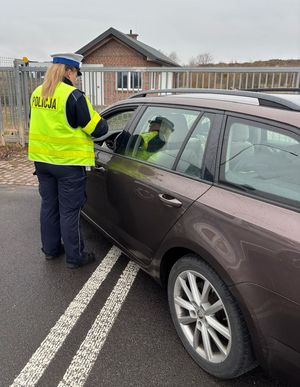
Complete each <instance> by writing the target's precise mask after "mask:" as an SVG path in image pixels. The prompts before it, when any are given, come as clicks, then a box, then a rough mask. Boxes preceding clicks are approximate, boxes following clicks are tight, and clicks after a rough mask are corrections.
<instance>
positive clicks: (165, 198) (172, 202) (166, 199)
mask: <svg viewBox="0 0 300 387" xmlns="http://www.w3.org/2000/svg"><path fill="white" fill-rule="evenodd" d="M158 197H159V198H160V200H161V201H162V202H163V203H165V204H166V205H167V206H171V207H181V206H182V203H181V201H179V200H178V199H175V198H173V197H172V196H170V195H167V194H158Z"/></svg>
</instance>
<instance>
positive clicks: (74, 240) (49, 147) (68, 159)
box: [28, 53, 108, 268]
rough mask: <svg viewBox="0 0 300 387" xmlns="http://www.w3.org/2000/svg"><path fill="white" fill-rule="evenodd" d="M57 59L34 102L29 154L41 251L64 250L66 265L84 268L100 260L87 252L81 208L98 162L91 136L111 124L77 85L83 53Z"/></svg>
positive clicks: (57, 252)
mask: <svg viewBox="0 0 300 387" xmlns="http://www.w3.org/2000/svg"><path fill="white" fill-rule="evenodd" d="M52 58H53V64H51V65H50V67H49V68H48V70H47V72H46V75H45V80H44V82H43V84H42V85H41V86H39V87H37V88H36V89H35V90H34V92H33V93H32V96H31V100H30V108H31V112H30V126H29V146H28V158H29V160H32V161H34V164H35V169H36V174H37V177H38V180H39V192H40V196H41V199H42V203H41V212H40V226H41V240H42V251H43V252H44V254H45V257H46V259H54V258H56V257H58V256H60V255H62V254H63V253H64V252H65V253H66V262H67V266H68V267H69V268H79V267H81V266H83V265H86V264H88V263H90V262H92V261H94V260H95V256H94V254H93V253H89V252H86V251H85V250H84V242H83V239H82V235H81V231H80V211H81V208H82V207H83V205H84V203H85V200H86V194H85V187H86V167H90V166H93V165H94V146H93V141H92V137H100V136H102V135H104V134H105V133H106V132H107V130H108V127H107V123H106V121H105V119H104V118H102V117H101V116H100V115H99V113H97V112H96V111H95V110H94V109H93V107H92V105H91V103H90V101H89V100H88V98H87V97H86V96H85V95H84V93H83V92H82V91H80V90H78V89H77V88H76V87H75V86H74V85H75V84H76V80H77V77H78V76H80V75H81V72H80V65H81V61H82V59H83V56H82V55H79V54H72V53H68V54H56V55H52Z"/></svg>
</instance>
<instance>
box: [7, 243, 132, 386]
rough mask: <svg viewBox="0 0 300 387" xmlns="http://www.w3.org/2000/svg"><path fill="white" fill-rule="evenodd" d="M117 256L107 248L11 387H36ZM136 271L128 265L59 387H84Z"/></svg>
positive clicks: (116, 252)
mask: <svg viewBox="0 0 300 387" xmlns="http://www.w3.org/2000/svg"><path fill="white" fill-rule="evenodd" d="M120 254H121V251H120V250H119V249H118V248H117V247H112V248H111V250H110V251H109V252H108V254H107V255H106V256H105V258H104V259H103V260H102V262H101V263H100V265H99V266H98V267H97V269H96V270H95V271H94V273H93V274H92V275H91V277H90V278H89V280H88V281H87V282H86V283H85V285H84V286H83V288H82V289H81V290H80V292H79V293H78V294H77V296H76V297H75V298H74V300H73V301H72V302H71V303H70V305H69V306H68V308H67V309H66V311H65V313H64V314H63V315H62V316H61V317H60V319H59V320H58V321H57V323H56V324H55V325H54V327H53V328H52V329H51V330H50V332H49V334H48V336H47V337H46V338H45V340H44V341H43V342H42V343H41V345H40V346H39V348H38V349H37V350H36V351H35V353H34V354H33V355H32V357H31V358H30V360H29V361H28V363H27V364H26V366H25V367H24V368H23V370H22V371H21V372H20V374H19V375H18V376H17V377H16V379H15V380H14V382H13V383H12V385H11V387H20V386H26V387H29V386H30V387H32V386H35V385H36V384H37V382H38V381H39V379H40V378H41V376H42V375H43V373H44V371H45V370H46V368H47V367H48V366H49V364H50V362H51V361H52V359H53V358H54V356H55V354H56V353H57V352H58V350H59V349H60V347H61V346H62V344H63V343H64V341H65V339H66V338H67V336H68V334H69V333H70V332H71V329H72V328H73V327H74V325H75V324H76V322H77V320H78V319H79V317H80V316H81V314H82V313H83V312H84V310H85V308H86V307H87V305H88V304H89V302H90V301H91V299H92V298H93V296H94V294H95V293H96V291H97V290H98V289H99V287H100V286H101V284H102V282H103V281H104V280H105V278H106V277H107V275H108V273H109V272H110V271H111V269H112V267H113V266H114V264H115V263H116V262H117V259H118V258H119V256H120ZM138 270H139V269H138V266H137V265H136V264H135V263H133V262H129V263H128V265H127V266H126V268H125V269H124V271H123V273H122V275H121V276H120V278H119V280H118V282H117V284H116V285H115V287H114V289H113V290H112V292H111V294H110V296H109V297H108V299H107V300H106V302H105V304H104V306H103V308H102V309H101V311H100V313H99V314H98V316H97V317H96V320H95V322H94V324H93V326H92V327H91V329H90V330H89V332H88V334H87V336H86V338H85V340H84V341H83V342H82V344H81V346H80V348H79V350H78V351H77V354H76V355H75V356H74V358H73V360H72V362H71V364H70V366H69V368H68V369H67V371H66V373H65V375H64V377H63V379H62V381H61V382H60V384H59V386H60V387H62V386H76V387H79V386H83V385H84V383H85V381H86V379H87V377H88V375H89V372H90V370H91V369H92V367H93V365H94V363H95V361H96V359H97V356H98V354H99V352H100V350H101V348H102V346H103V344H104V342H105V340H106V338H107V335H108V333H109V331H110V329H111V327H112V326H113V323H114V321H115V319H116V317H117V315H118V313H119V311H120V309H121V306H122V304H123V302H124V300H125V298H126V296H127V294H128V292H129V290H130V288H131V285H132V284H133V282H134V280H135V278H136V276H137V273H138Z"/></svg>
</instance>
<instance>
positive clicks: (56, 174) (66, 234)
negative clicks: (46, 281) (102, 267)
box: [35, 162, 86, 263]
mask: <svg viewBox="0 0 300 387" xmlns="http://www.w3.org/2000/svg"><path fill="white" fill-rule="evenodd" d="M35 168H36V174H37V177H38V180H39V192H40V195H41V198H42V204H41V213H40V223H41V239H42V250H43V252H44V253H45V254H46V255H53V256H55V255H59V253H60V249H61V241H63V243H64V247H65V252H66V259H67V262H68V263H78V262H80V261H81V260H82V254H83V249H84V242H83V239H82V234H81V231H80V210H81V208H82V207H83V205H84V203H85V201H86V193H85V187H86V171H85V167H81V166H68V165H53V164H47V163H41V162H35Z"/></svg>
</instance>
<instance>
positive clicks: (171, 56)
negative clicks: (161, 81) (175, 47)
mask: <svg viewBox="0 0 300 387" xmlns="http://www.w3.org/2000/svg"><path fill="white" fill-rule="evenodd" d="M168 57H169V58H170V59H171V60H172V61H173V62H176V63H179V62H180V59H179V58H178V55H177V53H176V52H175V51H172V52H170V54H169V55H168Z"/></svg>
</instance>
